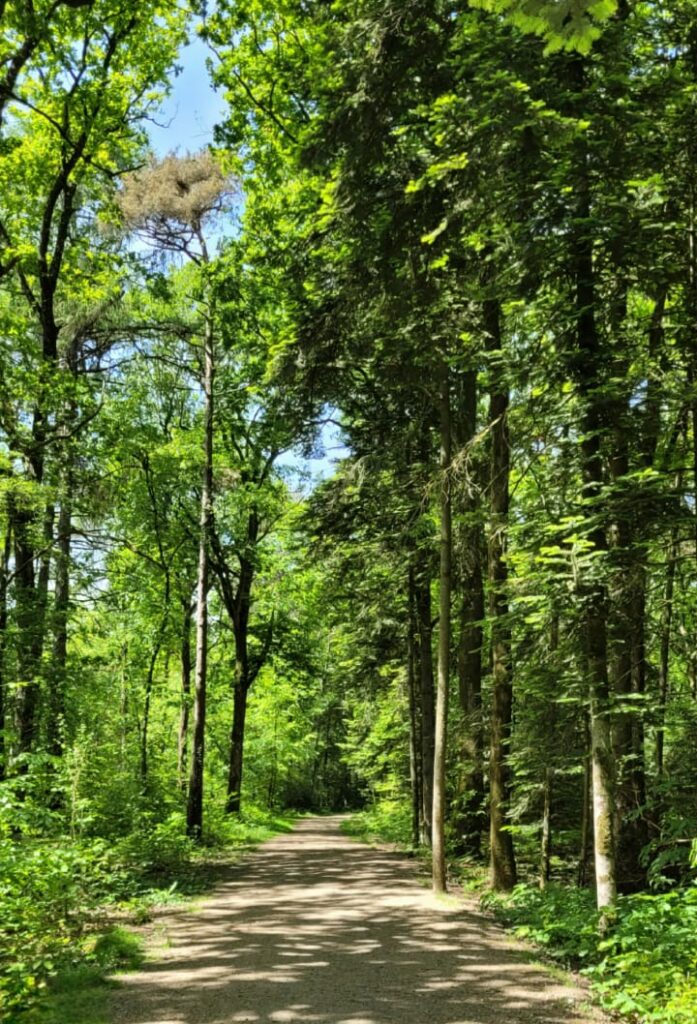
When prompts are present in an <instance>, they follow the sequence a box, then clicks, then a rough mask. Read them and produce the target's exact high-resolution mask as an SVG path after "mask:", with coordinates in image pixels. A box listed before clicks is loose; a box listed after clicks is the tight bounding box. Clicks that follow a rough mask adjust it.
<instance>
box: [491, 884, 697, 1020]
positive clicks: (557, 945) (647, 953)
mask: <svg viewBox="0 0 697 1024" xmlns="http://www.w3.org/2000/svg"><path fill="white" fill-rule="evenodd" d="M482 902H483V904H484V906H486V907H488V908H489V909H492V910H493V911H494V913H495V914H496V916H497V917H498V918H499V920H501V921H503V923H504V924H506V925H508V926H509V927H512V928H514V929H515V932H516V934H517V935H519V936H520V937H521V938H525V939H528V940H530V941H532V942H534V943H535V944H536V945H538V946H540V947H541V948H543V949H544V951H545V953H546V954H547V955H548V956H550V957H552V958H553V959H555V960H559V961H560V962H562V963H564V964H565V965H568V966H573V967H576V968H578V967H581V968H583V972H584V974H586V975H587V976H588V977H589V978H590V979H591V982H592V984H593V989H594V992H595V993H596V995H597V996H598V998H599V1000H600V1001H601V1003H602V1005H603V1006H604V1007H605V1008H606V1009H608V1010H611V1011H616V1012H618V1013H620V1014H626V1015H628V1016H630V1017H631V1018H632V1019H634V1018H636V1019H637V1020H640V1021H642V1022H643V1021H645V1022H648V1021H651V1022H655V1024H690V1022H692V1021H694V1020H695V1017H696V1016H697V984H696V983H695V969H696V967H697V939H696V938H695V936H697V888H689V889H682V890H676V891H674V892H671V893H661V894H658V895H649V894H646V893H642V894H637V895H634V896H621V897H620V898H619V900H618V903H617V907H616V911H615V916H614V918H613V920H612V921H611V924H610V930H609V932H608V933H607V934H605V935H602V934H601V933H600V932H599V930H598V913H597V911H596V909H595V903H594V900H593V895H592V893H590V892H588V891H587V890H584V889H571V888H567V887H562V886H557V885H550V886H548V887H547V888H546V889H544V890H542V891H541V890H540V889H538V888H533V887H532V886H527V885H520V886H517V887H516V889H515V890H514V891H513V893H511V894H507V895H502V894H495V893H487V894H486V895H485V896H484V897H482Z"/></svg>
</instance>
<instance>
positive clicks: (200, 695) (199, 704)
mask: <svg viewBox="0 0 697 1024" xmlns="http://www.w3.org/2000/svg"><path fill="white" fill-rule="evenodd" d="M203 358H204V363H203V396H204V408H203V431H204V442H203V479H202V485H201V514H200V530H199V550H198V581H197V585H196V669H195V681H194V729H193V738H192V751H191V772H190V775H189V789H188V799H187V807H186V830H187V833H188V834H189V835H190V836H191V837H192V838H194V839H195V840H197V841H200V839H201V836H202V832H203V772H204V761H205V734H206V684H207V667H208V575H209V558H210V547H209V545H210V533H211V527H212V524H213V415H214V407H213V385H214V382H215V358H214V351H213V325H212V322H211V312H210V311H208V313H207V316H206V324H205V332H204V352H203Z"/></svg>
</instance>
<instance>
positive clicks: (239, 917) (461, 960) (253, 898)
mask: <svg viewBox="0 0 697 1024" xmlns="http://www.w3.org/2000/svg"><path fill="white" fill-rule="evenodd" d="M339 823H340V819H338V818H319V819H306V820H303V821H301V822H299V824H298V826H297V828H296V829H295V830H294V831H293V832H292V833H290V834H288V835H284V836H279V837H276V838H275V839H273V840H271V841H270V842H269V843H267V844H266V845H265V846H264V847H262V848H261V849H260V850H259V851H258V852H256V853H255V854H253V855H252V856H251V857H250V858H249V859H247V860H245V862H244V863H243V864H242V865H240V866H239V867H238V868H234V869H233V871H232V873H231V877H230V879H229V880H228V881H227V882H225V883H223V884H221V885H220V886H219V887H218V888H217V889H216V891H215V893H214V895H213V896H212V897H211V898H210V899H209V900H208V901H207V902H206V903H205V904H204V905H203V906H202V907H201V908H200V909H197V910H196V911H195V912H194V913H178V914H176V915H174V916H173V917H172V918H170V919H168V922H167V931H168V937H169V943H170V945H169V947H168V948H167V949H165V950H164V951H163V952H162V958H161V959H159V960H156V961H152V962H150V963H148V964H147V965H146V966H145V968H144V969H142V970H141V971H139V972H138V973H137V974H132V975H128V976H127V977H125V978H123V979H122V984H121V986H120V987H119V990H118V992H117V993H115V996H114V1005H113V1015H114V1020H115V1022H116V1024H239V1022H245V1021H246V1022H250V1024H251V1022H255V1024H257V1022H258V1024H270V1022H284V1021H291V1022H292V1021H303V1022H308V1024H572V1022H574V1024H580V1022H582V1021H583V1022H586V1021H588V1020H589V1018H588V1016H585V1015H584V1014H583V1013H582V1012H581V1011H580V1010H579V1009H578V1004H579V1003H580V1001H581V1000H582V999H583V993H582V992H580V991H579V990H577V989H574V988H567V987H565V986H564V985H562V984H560V983H559V982H557V981H556V980H554V979H553V978H551V977H550V976H549V974H548V973H547V972H545V971H544V970H543V969H541V968H540V967H538V966H535V965H532V964H530V963H528V962H526V954H525V952H524V951H522V950H520V949H518V948H516V947H515V946H512V945H511V943H510V941H509V940H507V939H506V938H505V937H504V936H503V934H502V933H501V932H500V931H499V929H498V928H496V926H495V925H493V924H492V923H491V922H490V921H489V920H488V919H487V918H486V917H484V916H482V915H481V914H479V913H477V911H476V910H474V909H468V908H467V907H463V906H462V905H461V904H459V905H455V904H454V901H448V902H447V903H444V902H440V901H436V900H435V899H434V898H433V897H432V896H431V894H430V893H428V892H427V891H426V890H425V889H423V888H422V887H420V886H419V884H418V883H417V882H416V880H415V878H414V869H413V865H412V864H410V863H409V861H407V860H406V859H405V858H403V857H402V856H400V855H399V854H395V853H391V852H389V851H385V850H380V849H375V848H373V847H366V846H360V845H358V844H356V843H354V842H352V841H351V840H350V839H347V838H345V837H344V836H343V835H342V834H341V833H340V831H339Z"/></svg>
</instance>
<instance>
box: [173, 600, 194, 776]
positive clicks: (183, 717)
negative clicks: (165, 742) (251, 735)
mask: <svg viewBox="0 0 697 1024" xmlns="http://www.w3.org/2000/svg"><path fill="white" fill-rule="evenodd" d="M182 606H183V609H184V614H183V618H182V632H181V647H180V655H179V657H180V666H181V710H180V712H179V738H178V742H177V779H178V780H179V788H180V789H181V790H182V792H184V791H185V790H186V760H187V747H188V741H189V712H190V710H191V618H192V615H193V606H192V605H191V603H190V601H189V600H188V598H187V599H186V600H184V601H182Z"/></svg>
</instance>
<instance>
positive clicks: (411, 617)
mask: <svg viewBox="0 0 697 1024" xmlns="http://www.w3.org/2000/svg"><path fill="white" fill-rule="evenodd" d="M414 590H415V587H414V570H413V568H410V570H409V584H408V593H407V603H408V614H407V699H408V706H409V782H410V788H411V841H412V845H413V846H414V847H417V846H418V845H419V840H420V837H421V776H422V773H421V757H420V754H421V736H420V733H419V706H418V698H417V680H416V670H417V663H416V613H415V610H414V598H415V594H414Z"/></svg>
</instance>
